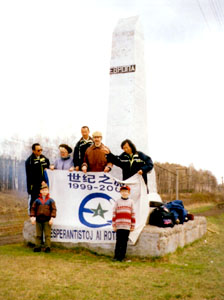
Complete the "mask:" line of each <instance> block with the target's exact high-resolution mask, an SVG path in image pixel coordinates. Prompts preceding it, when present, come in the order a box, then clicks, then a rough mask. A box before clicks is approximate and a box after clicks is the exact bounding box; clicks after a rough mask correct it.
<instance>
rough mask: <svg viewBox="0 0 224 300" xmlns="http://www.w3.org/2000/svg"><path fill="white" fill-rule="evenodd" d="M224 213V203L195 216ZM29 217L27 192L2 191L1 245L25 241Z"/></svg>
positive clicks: (0, 196) (0, 215) (0, 197)
mask: <svg viewBox="0 0 224 300" xmlns="http://www.w3.org/2000/svg"><path fill="white" fill-rule="evenodd" d="M222 213H224V203H219V204H217V205H216V206H215V207H213V208H211V209H210V210H207V211H205V212H201V213H194V215H195V216H205V217H208V216H216V215H219V214H222ZM27 219H28V213H27V194H26V193H15V192H0V246H1V245H6V244H14V243H21V242H23V234H22V231H23V224H24V221H26V220H27Z"/></svg>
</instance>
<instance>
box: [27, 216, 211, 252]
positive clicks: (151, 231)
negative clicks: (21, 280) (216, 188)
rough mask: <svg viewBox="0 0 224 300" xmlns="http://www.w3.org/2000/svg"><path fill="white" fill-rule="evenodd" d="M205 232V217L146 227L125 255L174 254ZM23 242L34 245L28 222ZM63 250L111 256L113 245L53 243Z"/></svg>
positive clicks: (32, 233)
mask: <svg viewBox="0 0 224 300" xmlns="http://www.w3.org/2000/svg"><path fill="white" fill-rule="evenodd" d="M206 231H207V222H206V218H205V217H195V219H194V220H193V221H188V222H186V223H184V224H183V225H180V224H179V225H175V226H174V227H173V228H160V227H157V226H152V225H146V226H145V227H144V229H143V230H142V232H141V234H140V237H139V239H138V241H137V243H136V244H135V245H131V244H128V248H127V255H128V256H139V257H155V256H163V255H165V254H167V253H172V252H174V251H175V250H176V249H177V248H178V247H184V246H185V245H187V244H190V243H192V242H194V241H195V240H197V239H200V238H201V237H202V236H203V235H204V234H205V233H206ZM23 237H24V242H25V243H26V244H29V243H31V244H34V243H35V226H33V225H31V223H30V221H25V222H24V229H23ZM52 245H60V247H61V246H63V247H65V248H74V247H84V248H87V249H89V250H92V251H95V252H97V253H99V254H105V255H111V256H112V255H113V253H114V246H115V245H114V244H110V243H108V244H107V243H105V244H102V243H99V244H96V243H94V244H93V243H55V242H52Z"/></svg>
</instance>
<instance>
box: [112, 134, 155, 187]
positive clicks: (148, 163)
mask: <svg viewBox="0 0 224 300" xmlns="http://www.w3.org/2000/svg"><path fill="white" fill-rule="evenodd" d="M121 149H123V150H124V152H123V153H121V155H118V156H116V155H114V154H112V153H109V154H107V160H108V161H110V162H112V163H113V164H114V165H116V166H118V167H120V168H121V169H122V173H123V180H126V179H128V178H129V177H131V176H133V175H134V174H136V173H138V174H140V175H142V177H143V179H144V181H145V184H146V186H147V173H148V172H150V171H151V170H152V169H153V162H152V159H151V158H150V157H149V156H147V155H146V154H144V153H143V152H141V151H137V150H136V147H135V145H134V144H133V143H132V141H130V140H128V139H126V140H124V141H123V142H122V143H121ZM147 190H148V187H147Z"/></svg>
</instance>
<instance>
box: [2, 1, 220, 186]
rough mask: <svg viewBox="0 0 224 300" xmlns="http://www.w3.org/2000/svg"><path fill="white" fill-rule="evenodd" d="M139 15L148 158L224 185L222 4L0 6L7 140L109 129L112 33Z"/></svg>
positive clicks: (41, 3) (39, 3)
mask: <svg viewBox="0 0 224 300" xmlns="http://www.w3.org/2000/svg"><path fill="white" fill-rule="evenodd" d="M136 15H139V16H140V20H141V22H142V27H143V31H144V36H145V62H146V77H147V105H148V124H149V137H148V138H149V148H150V153H148V154H149V155H150V156H151V157H152V159H153V160H154V161H159V162H166V161H167V162H170V163H179V164H182V165H186V166H188V165H189V164H193V165H194V166H195V168H196V169H206V170H210V171H211V172H212V173H213V174H214V175H215V176H216V177H217V179H218V181H219V182H221V177H222V176H223V175H224V171H223V166H224V145H223V144H224V143H223V134H222V133H223V128H224V126H223V125H224V118H223V105H222V103H223V100H224V88H223V77H224V76H223V70H224V59H223V53H224V4H223V1H221V0H194V1H193V0H185V1H184V0H182V1H179V0H136V1H134V0H123V1H122V0H117V1H115V0H111V1H110V0H108V1H105V0H104V1H103V0H87V1H86V0H83V1H75V0H73V1H57V0H54V1H48V0H45V1H33V0H27V1H23V0H20V1H10V0H2V1H0V100H1V118H0V128H1V137H2V138H8V139H10V138H11V137H12V136H13V135H15V134H17V135H19V137H20V138H21V139H23V138H28V137H30V136H35V135H37V134H42V135H45V136H46V135H47V136H52V137H55V136H60V137H62V141H63V137H67V136H71V135H76V136H77V138H78V137H80V127H81V126H82V125H86V124H87V125H89V126H90V129H91V131H92V132H93V131H95V130H101V131H102V132H103V133H106V122H107V105H108V99H109V68H110V55H111V42H112V32H113V30H114V28H115V26H116V24H117V22H118V20H119V19H120V18H126V17H131V16H136ZM74 143H75V141H74ZM71 146H73V145H71ZM108 146H110V145H108ZM139 150H141V149H139Z"/></svg>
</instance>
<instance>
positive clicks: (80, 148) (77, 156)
mask: <svg viewBox="0 0 224 300" xmlns="http://www.w3.org/2000/svg"><path fill="white" fill-rule="evenodd" d="M81 134H82V137H81V139H80V140H79V141H78V142H77V144H76V145H75V148H74V155H73V162H74V167H75V171H80V170H81V166H82V164H83V159H84V155H85V152H86V150H87V148H89V147H90V146H92V145H93V139H92V138H91V136H90V135H89V127H88V126H82V128H81Z"/></svg>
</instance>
